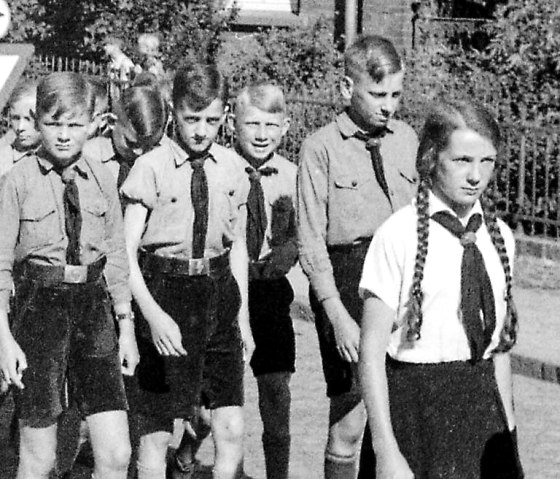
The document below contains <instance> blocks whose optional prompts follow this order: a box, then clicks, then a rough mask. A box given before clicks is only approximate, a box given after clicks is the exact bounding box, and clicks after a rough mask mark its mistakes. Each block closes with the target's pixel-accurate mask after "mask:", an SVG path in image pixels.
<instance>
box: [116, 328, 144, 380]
mask: <svg viewBox="0 0 560 479" xmlns="http://www.w3.org/2000/svg"><path fill="white" fill-rule="evenodd" d="M119 330H120V333H119V358H120V361H121V370H122V373H123V374H124V375H125V376H132V375H134V371H135V369H136V366H137V365H138V362H139V361H140V354H139V353H138V345H137V344H136V337H135V336H134V323H133V321H131V320H129V319H125V320H121V321H119Z"/></svg>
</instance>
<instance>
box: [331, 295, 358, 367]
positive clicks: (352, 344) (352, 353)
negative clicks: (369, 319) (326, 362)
mask: <svg viewBox="0 0 560 479" xmlns="http://www.w3.org/2000/svg"><path fill="white" fill-rule="evenodd" d="M323 308H325V312H326V313H327V317H328V318H329V321H330V322H331V324H332V327H333V330H334V338H335V341H336V349H337V351H338V354H339V355H340V357H341V358H342V359H344V360H345V361H347V362H349V363H357V362H358V353H359V349H360V327H359V326H358V323H356V321H354V319H352V316H350V314H348V311H347V310H346V308H345V307H344V305H343V304H342V302H341V301H340V299H339V298H329V299H326V300H325V301H323Z"/></svg>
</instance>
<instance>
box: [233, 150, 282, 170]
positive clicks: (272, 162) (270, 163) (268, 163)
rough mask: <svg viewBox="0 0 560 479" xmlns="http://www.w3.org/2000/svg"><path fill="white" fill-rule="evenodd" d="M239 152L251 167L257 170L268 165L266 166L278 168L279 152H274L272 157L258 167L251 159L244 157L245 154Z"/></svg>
mask: <svg viewBox="0 0 560 479" xmlns="http://www.w3.org/2000/svg"><path fill="white" fill-rule="evenodd" d="M237 154H238V155H239V156H241V158H243V159H244V160H245V163H247V165H248V166H250V167H251V168H253V169H255V170H257V171H258V170H259V169H261V168H264V167H266V166H270V167H273V168H276V169H278V161H277V158H278V154H277V153H276V152H273V153H272V155H271V156H270V158H269V159H268V160H266V161H265V162H264V163H263V164H262V165H260V166H259V167H258V168H255V167H254V166H253V165H252V164H251V163H249V161H247V160H246V159H245V157H244V156H243V155H241V153H239V152H237Z"/></svg>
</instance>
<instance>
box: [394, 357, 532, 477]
mask: <svg viewBox="0 0 560 479" xmlns="http://www.w3.org/2000/svg"><path fill="white" fill-rule="evenodd" d="M387 380H388V386H389V404H390V409H391V420H392V425H393V430H394V432H395V437H396V439H397V443H398V445H399V449H400V451H401V452H402V454H403V456H404V457H405V459H406V460H407V461H408V464H409V466H410V467H411V469H412V472H413V473H414V477H417V478H419V479H439V478H442V479H443V478H450V477H452V478H454V479H500V478H501V479H506V478H507V479H519V478H522V477H523V471H522V468H521V464H520V462H519V456H518V451H517V442H516V440H515V438H514V437H512V434H511V433H510V432H509V431H508V428H507V420H506V416H505V412H504V409H503V403H502V400H501V398H500V393H499V391H498V386H497V384H496V380H495V377H494V364H493V362H492V361H491V360H489V361H480V362H478V363H476V364H474V365H472V364H471V363H469V362H459V361H457V362H451V363H438V364H409V363H401V362H397V361H393V360H391V359H389V358H388V360H387Z"/></svg>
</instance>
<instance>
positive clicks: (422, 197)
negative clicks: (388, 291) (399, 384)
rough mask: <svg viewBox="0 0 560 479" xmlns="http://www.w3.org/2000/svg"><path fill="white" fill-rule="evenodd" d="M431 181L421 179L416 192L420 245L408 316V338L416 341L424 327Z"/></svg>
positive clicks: (417, 252)
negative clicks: (425, 272) (423, 308)
mask: <svg viewBox="0 0 560 479" xmlns="http://www.w3.org/2000/svg"><path fill="white" fill-rule="evenodd" d="M428 199H429V183H428V180H427V179H421V180H420V184H419V185H418V192H417V193H416V213H417V215H418V222H417V227H416V231H417V236H418V247H417V249H416V259H415V263H414V276H413V278H412V288H411V292H410V307H411V312H412V314H410V315H409V316H408V331H407V339H408V340H409V341H416V340H418V339H420V336H421V334H420V329H421V328H422V320H423V317H422V302H423V301H424V293H423V291H422V280H423V279H424V266H425V264H426V256H427V254H428V236H429V224H430V223H429V222H430V215H429V201H428Z"/></svg>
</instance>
